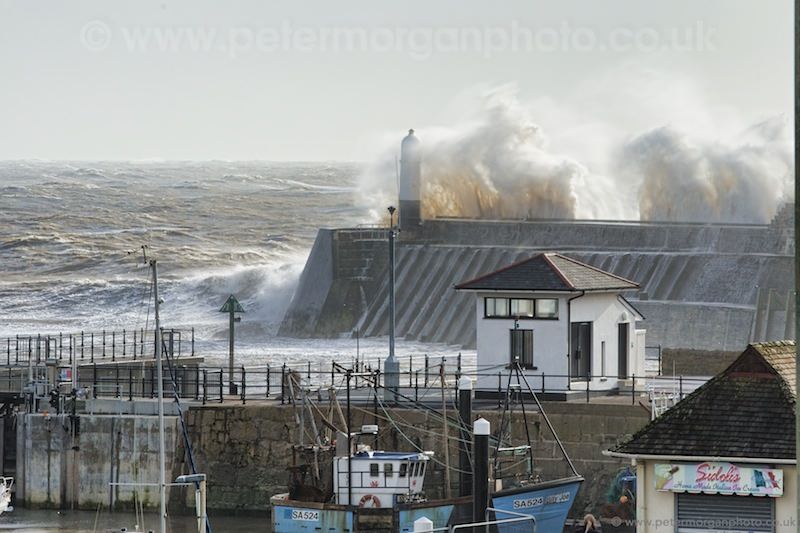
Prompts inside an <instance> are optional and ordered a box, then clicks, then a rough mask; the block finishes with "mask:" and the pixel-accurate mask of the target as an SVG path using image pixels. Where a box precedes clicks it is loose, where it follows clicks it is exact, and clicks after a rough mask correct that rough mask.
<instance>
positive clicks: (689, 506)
mask: <svg viewBox="0 0 800 533" xmlns="http://www.w3.org/2000/svg"><path fill="white" fill-rule="evenodd" d="M676 496H677V505H676V511H677V512H676V514H677V516H676V518H677V524H676V526H677V527H676V528H675V531H676V532H677V533H700V532H703V533H705V532H709V533H711V532H717V531H725V532H726V533H739V532H748V533H749V532H755V531H763V532H769V531H775V527H774V526H773V524H774V521H773V520H774V517H775V498H769V497H758V496H736V495H730V496H727V495H726V496H723V495H721V494H688V493H680V494H677V495H676Z"/></svg>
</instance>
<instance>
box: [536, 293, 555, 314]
mask: <svg viewBox="0 0 800 533" xmlns="http://www.w3.org/2000/svg"><path fill="white" fill-rule="evenodd" d="M536 318H558V299H557V298H538V299H537V300H536Z"/></svg>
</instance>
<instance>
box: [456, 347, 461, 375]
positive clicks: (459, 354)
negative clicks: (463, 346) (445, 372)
mask: <svg viewBox="0 0 800 533" xmlns="http://www.w3.org/2000/svg"><path fill="white" fill-rule="evenodd" d="M460 378H461V352H458V366H457V367H456V381H458V380H459V379H460Z"/></svg>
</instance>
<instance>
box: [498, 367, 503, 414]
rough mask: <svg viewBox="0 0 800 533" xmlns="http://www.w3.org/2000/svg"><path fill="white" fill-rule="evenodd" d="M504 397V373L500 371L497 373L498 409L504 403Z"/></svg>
mask: <svg viewBox="0 0 800 533" xmlns="http://www.w3.org/2000/svg"><path fill="white" fill-rule="evenodd" d="M502 397H503V373H502V372H498V373H497V408H498V409H499V408H500V407H501V406H502V405H503V403H502Z"/></svg>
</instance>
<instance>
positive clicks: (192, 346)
mask: <svg viewBox="0 0 800 533" xmlns="http://www.w3.org/2000/svg"><path fill="white" fill-rule="evenodd" d="M192 357H194V328H192Z"/></svg>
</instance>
